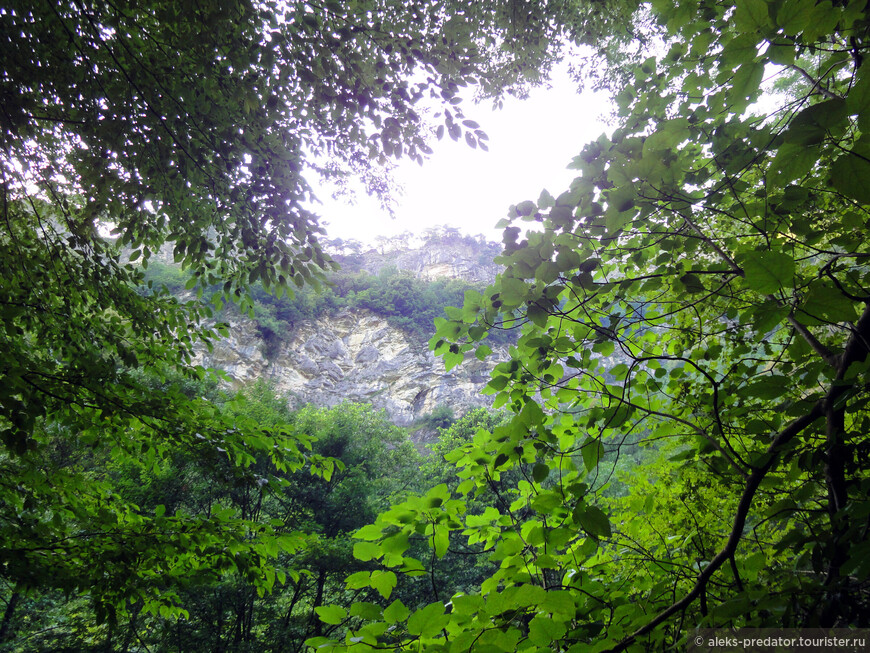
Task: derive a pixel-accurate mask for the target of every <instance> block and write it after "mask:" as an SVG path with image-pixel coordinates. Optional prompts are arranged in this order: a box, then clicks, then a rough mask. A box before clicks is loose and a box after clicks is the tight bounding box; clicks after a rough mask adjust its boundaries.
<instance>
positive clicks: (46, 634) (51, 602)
mask: <svg viewBox="0 0 870 653" xmlns="http://www.w3.org/2000/svg"><path fill="white" fill-rule="evenodd" d="M152 382H156V381H155V380H152ZM162 387H163V389H164V390H168V389H170V387H175V388H176V389H177V390H179V391H180V392H182V393H183V394H185V395H186V396H195V395H200V396H203V395H205V396H207V397H208V398H209V400H210V401H211V402H212V403H213V404H214V405H215V406H219V407H220V410H221V411H222V412H223V413H224V414H226V415H227V416H231V417H232V418H233V419H235V420H237V421H239V422H240V423H241V422H242V421H245V420H251V421H253V422H254V423H256V424H258V425H259V426H261V427H263V428H267V429H270V430H274V429H281V428H285V429H293V431H294V432H296V433H304V434H305V435H306V436H308V437H310V438H311V443H312V448H313V450H314V451H315V452H317V453H318V454H320V455H323V456H328V457H329V458H330V460H332V461H333V465H334V467H333V468H332V471H331V473H330V474H328V475H326V476H324V475H312V474H311V473H310V471H309V470H306V469H302V470H298V471H296V472H289V473H276V471H275V470H274V469H271V464H270V462H269V461H268V459H267V458H266V457H265V456H261V457H258V459H257V460H256V461H254V462H253V463H252V464H251V466H250V468H249V469H250V471H251V473H253V474H255V475H256V477H257V478H258V479H261V480H263V481H265V479H267V478H268V479H269V482H268V483H265V482H260V483H255V484H245V483H239V482H237V480H236V479H234V477H233V474H232V472H231V469H230V468H229V466H228V465H223V466H216V467H210V468H205V467H203V466H202V465H201V463H200V462H199V461H198V460H197V459H196V457H194V456H191V455H189V454H187V453H185V452H180V453H178V454H177V455H173V456H171V458H170V459H169V460H167V461H165V463H164V464H163V465H162V466H161V468H160V469H159V470H156V471H150V472H147V473H146V472H143V470H141V469H140V468H138V467H136V466H133V465H130V464H129V463H128V462H127V461H125V460H120V461H113V460H108V459H100V458H99V457H95V456H93V455H92V454H91V452H90V451H89V450H88V449H87V448H83V449H84V450H77V449H76V448H75V447H71V446H70V445H69V444H67V445H66V451H65V455H66V460H67V462H70V461H72V460H76V461H78V464H79V465H80V466H81V468H82V469H83V470H84V471H86V472H87V473H90V474H100V475H104V476H105V477H106V478H107V479H108V480H110V481H111V482H112V485H113V487H114V488H115V491H116V492H117V493H118V495H119V497H118V498H119V500H124V501H126V502H128V504H134V505H135V506H137V508H138V510H140V511H142V512H144V513H159V514H161V515H172V514H178V513H179V512H185V513H188V514H190V515H200V514H209V513H210V514H216V513H219V512H220V511H225V512H228V513H230V512H231V513H233V514H236V515H238V516H240V517H241V518H242V519H244V520H246V521H247V523H248V524H250V525H252V526H256V527H258V528H260V529H266V528H269V527H273V528H275V529H276V531H277V538H276V539H275V540H269V539H267V540H266V543H267V547H274V548H275V551H274V555H275V556H276V560H275V561H274V562H273V563H272V564H270V565H269V567H268V568H269V569H270V570H271V571H269V572H267V577H266V584H265V586H264V585H263V584H261V583H260V582H259V581H258V579H257V578H256V577H252V576H251V575H250V574H249V573H246V572H245V571H244V570H245V567H244V566H242V567H236V566H224V567H219V568H213V569H209V570H203V572H202V573H199V574H185V575H184V579H183V582H182V583H180V586H178V587H176V594H175V596H174V600H175V601H176V602H177V604H178V606H180V607H181V608H182V609H183V615H184V616H183V618H182V619H180V620H179V619H177V618H176V617H175V616H174V615H171V614H168V613H166V614H163V615H154V614H150V613H149V611H148V610H147V609H145V608H146V607H147V606H146V605H145V604H144V602H143V601H142V600H141V599H140V600H135V599H134V600H131V601H130V603H129V604H128V606H127V608H128V609H127V612H126V615H125V618H120V617H119V619H118V620H117V623H112V622H109V623H103V624H100V622H99V620H98V619H97V618H96V611H97V610H99V607H98V606H95V605H94V604H93V603H92V602H91V601H89V600H88V597H87V595H80V596H78V595H75V594H72V595H64V594H63V593H61V592H57V591H53V590H52V589H51V587H50V586H48V585H47V584H42V585H41V586H39V587H32V588H30V589H29V590H28V591H26V592H21V591H19V592H14V591H12V589H11V588H9V587H5V588H3V589H2V591H0V598H2V600H4V601H5V602H6V604H7V606H8V605H10V604H12V605H14V606H15V609H14V610H8V609H7V610H6V611H5V618H4V622H3V623H4V628H5V631H6V632H7V633H8V634H9V635H10V637H8V638H7V640H6V642H5V647H4V649H3V650H9V651H15V652H20V653H29V652H31V651H49V650H57V651H60V650H69V651H72V650H75V651H105V650H117V651H135V650H150V651H177V650H179V648H180V649H181V650H184V651H255V650H256V651H262V650H266V651H294V650H296V651H298V650H302V649H303V648H304V646H303V642H304V641H305V640H306V639H308V638H310V637H313V636H318V635H323V634H330V633H332V632H334V631H335V630H336V629H337V628H338V625H337V624H329V623H324V621H323V620H322V619H321V618H320V616H325V617H326V619H327V620H328V619H329V618H330V616H329V615H331V614H335V612H336V609H337V608H340V609H341V610H344V613H345V614H346V615H347V614H352V615H354V616H363V615H364V614H370V613H371V610H373V609H375V608H376V604H377V603H378V601H379V600H380V599H381V598H382V597H381V593H379V591H378V590H376V589H363V588H354V589H353V590H350V591H349V590H348V589H347V588H346V586H345V578H346V577H347V576H348V574H351V573H357V574H359V575H364V576H365V577H366V578H367V579H368V578H370V575H371V573H372V572H377V567H376V565H375V564H374V563H371V562H365V561H360V560H357V559H355V558H354V554H353V552H354V547H355V540H354V539H353V538H352V537H351V534H352V533H353V532H354V531H355V530H357V529H358V528H360V527H362V526H365V525H366V524H368V523H370V522H371V521H373V520H374V519H375V517H376V515H377V514H378V512H380V511H383V510H385V509H386V508H388V507H389V505H390V503H391V501H395V500H396V499H397V498H399V497H403V496H404V495H405V494H406V493H407V492H408V491H411V490H414V491H419V490H420V489H421V488H425V487H429V486H431V485H434V484H437V483H441V482H447V483H450V484H452V485H456V483H457V482H458V480H457V479H456V477H455V473H454V472H453V471H452V468H451V467H450V466H447V467H445V466H444V464H443V463H444V460H443V457H442V456H443V455H444V454H445V453H446V452H448V451H449V450H450V449H452V445H453V444H455V442H457V441H467V440H469V439H470V438H471V437H472V435H473V432H474V431H475V430H476V429H477V428H479V427H480V426H485V425H491V424H495V423H498V420H499V417H498V416H496V415H491V414H487V413H485V412H484V411H476V412H474V413H472V414H469V415H468V416H466V417H464V418H463V419H462V420H459V422H457V423H456V424H455V425H454V426H453V427H452V428H451V429H449V430H448V431H446V432H445V434H444V436H443V439H442V441H441V443H439V445H437V446H436V448H435V455H434V456H432V457H430V458H429V459H428V460H425V461H424V459H423V457H422V456H421V455H420V454H419V453H417V451H416V449H415V448H414V446H413V445H412V444H411V442H410V441H409V440H408V437H407V434H406V433H405V432H404V431H403V430H402V429H399V428H398V427H396V426H394V425H392V424H390V423H389V422H388V421H387V420H386V418H385V415H384V414H383V413H376V412H375V411H374V410H372V409H371V408H370V407H366V406H361V405H354V404H349V403H345V404H342V405H340V406H337V407H334V408H330V409H318V408H314V407H311V406H308V407H305V408H303V409H301V410H299V411H292V410H290V409H288V400H287V397H282V396H279V395H277V394H276V393H275V392H274V390H273V389H272V388H271V387H269V386H268V385H266V384H265V383H262V382H259V383H257V384H255V385H253V386H252V387H250V388H248V389H246V390H244V391H243V392H241V393H239V394H237V395H235V396H232V397H228V396H226V395H224V394H222V393H221V392H219V391H218V390H217V388H216V387H215V386H214V385H205V384H202V383H189V382H184V381H183V380H176V381H175V382H174V383H171V384H168V385H167V384H164V385H163V386H162ZM58 446H59V447H60V446H63V445H62V444H61V443H60V442H59V443H58ZM487 501H488V502H489V503H492V501H493V499H492V497H484V498H483V499H481V500H480V501H479V504H480V506H481V507H480V508H479V509H480V510H483V509H484V507H485V506H486V505H488V503H487ZM291 543H292V546H288V544H291ZM123 545H124V546H125V547H126V550H127V553H128V554H130V555H133V554H135V551H136V548H135V547H132V546H131V543H130V541H129V540H127V541H124V542H123ZM226 545H227V547H228V548H229V549H230V551H232V552H233V554H234V555H235V556H245V555H249V553H248V552H247V551H246V550H245V548H244V547H242V546H240V545H239V544H238V543H234V542H232V541H227V542H226ZM411 545H412V546H414V547H416V549H417V550H419V551H420V552H423V551H424V550H425V548H426V541H425V538H424V537H423V536H418V537H416V538H412V539H411ZM489 567H491V563H488V562H487V561H486V556H485V555H483V554H482V553H481V552H480V551H473V550H471V551H466V552H464V554H463V555H451V556H446V557H444V558H442V559H437V560H433V561H432V565H431V568H429V569H428V570H427V573H428V575H426V576H424V577H423V578H422V579H417V578H402V579H395V578H394V579H392V580H395V581H396V582H395V587H393V585H390V588H391V589H392V590H393V591H394V592H395V595H396V596H399V597H401V598H402V601H404V603H406V604H408V605H425V604H426V603H427V602H429V601H432V600H435V599H438V598H443V597H445V596H450V595H451V594H453V593H454V592H456V591H459V590H468V589H470V588H473V587H475V586H476V585H477V584H479V583H480V581H481V580H482V579H483V578H485V577H486V575H487V573H488V572H491V569H489ZM384 579H385V582H387V581H388V580H389V577H386V576H385V577H384ZM162 587H163V589H168V588H169V587H170V583H169V582H168V581H165V582H164V583H163V584H162ZM384 587H387V585H384ZM360 602H364V603H365V604H366V605H367V606H368V607H367V608H366V610H368V612H365V610H363V608H360V607H359V606H360ZM330 604H331V605H330ZM353 604H357V607H356V608H352V605H353ZM328 605H329V606H330V607H327V606H328ZM348 611H350V612H348ZM11 635H14V637H12V636H11Z"/></svg>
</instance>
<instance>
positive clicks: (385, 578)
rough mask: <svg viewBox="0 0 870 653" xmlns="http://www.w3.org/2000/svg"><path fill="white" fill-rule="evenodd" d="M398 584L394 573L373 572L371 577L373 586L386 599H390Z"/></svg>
mask: <svg viewBox="0 0 870 653" xmlns="http://www.w3.org/2000/svg"><path fill="white" fill-rule="evenodd" d="M397 582H398V580H397V578H396V574H394V573H393V572H392V571H380V570H378V571H373V572H372V576H371V586H372V587H373V588H374V589H376V590H377V591H378V593H379V594H380V595H381V596H383V597H384V598H385V599H388V598H390V594H392V592H393V588H394V587H396V583H397Z"/></svg>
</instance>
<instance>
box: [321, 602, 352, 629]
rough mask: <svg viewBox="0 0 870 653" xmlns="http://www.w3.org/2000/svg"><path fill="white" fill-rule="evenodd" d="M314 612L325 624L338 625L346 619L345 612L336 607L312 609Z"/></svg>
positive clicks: (326, 606) (323, 606) (327, 606)
mask: <svg viewBox="0 0 870 653" xmlns="http://www.w3.org/2000/svg"><path fill="white" fill-rule="evenodd" d="M314 611H315V612H316V613H317V616H318V617H320V620H321V621H322V622H323V623H325V624H333V625H336V624H340V623H341V622H342V621H344V620H345V619H346V618H347V610H345V609H344V608H342V607H341V606H338V605H321V606H319V607H316V608H314Z"/></svg>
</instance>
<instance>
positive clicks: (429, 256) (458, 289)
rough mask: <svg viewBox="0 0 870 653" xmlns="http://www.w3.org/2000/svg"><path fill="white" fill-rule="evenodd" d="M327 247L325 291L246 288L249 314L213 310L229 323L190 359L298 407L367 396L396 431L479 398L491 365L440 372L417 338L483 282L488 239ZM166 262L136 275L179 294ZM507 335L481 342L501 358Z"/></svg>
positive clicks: (473, 363) (177, 279) (445, 237)
mask: <svg viewBox="0 0 870 653" xmlns="http://www.w3.org/2000/svg"><path fill="white" fill-rule="evenodd" d="M405 244H417V245H418V246H417V247H414V248H410V249H403V248H402V246H403V245H405ZM329 246H330V247H331V248H332V249H333V254H332V255H333V256H334V257H335V258H336V260H337V261H338V262H339V263H340V264H341V265H342V269H341V270H340V271H338V272H335V273H331V274H330V275H329V279H330V286H329V287H328V288H326V289H324V290H323V291H322V292H320V293H316V292H314V291H313V290H312V289H310V288H304V289H302V290H299V291H297V292H296V293H295V294H294V296H293V297H286V296H285V297H282V298H277V297H275V296H273V295H271V294H269V293H266V292H265V291H264V290H263V289H262V288H260V287H258V286H255V287H254V289H253V290H252V294H253V297H254V300H255V301H254V315H253V318H251V317H250V316H246V315H241V314H240V313H239V312H238V310H236V309H235V308H234V307H231V308H228V309H224V311H222V312H221V314H220V315H219V318H220V319H221V320H223V321H226V322H228V323H229V324H230V333H229V336H228V337H227V338H225V339H223V340H222V341H220V342H218V343H216V344H215V347H214V350H213V351H211V352H208V351H205V349H203V350H202V351H201V354H200V357H199V361H198V362H199V363H201V364H203V365H205V366H208V367H215V368H218V369H221V370H223V371H224V372H226V374H227V375H228V376H229V377H230V379H231V380H232V382H233V384H234V385H246V384H248V383H251V382H253V381H256V380H257V379H266V380H269V381H270V382H272V383H274V384H275V386H276V387H277V388H278V389H279V390H280V391H282V392H285V393H287V394H288V395H290V396H291V397H293V398H294V401H295V403H297V404H300V405H301V404H304V403H313V404H316V405H321V406H332V405H336V404H338V403H340V402H341V401H343V400H347V399H350V400H354V401H359V402H365V403H370V404H372V405H374V406H375V407H377V408H383V409H385V410H386V411H387V413H388V415H389V417H390V419H391V420H392V421H393V422H394V423H396V424H400V425H403V426H408V425H412V424H415V423H420V422H421V421H424V420H425V419H426V418H427V416H430V415H432V414H433V413H434V412H436V411H440V412H441V413H444V412H445V411H446V410H447V408H449V409H450V410H452V411H453V413H454V414H456V415H459V414H462V413H464V412H465V411H466V410H468V409H470V408H474V407H479V406H486V405H489V404H490V399H489V397H488V396H487V395H481V394H480V391H481V389H482V388H483V386H484V385H485V384H486V382H487V380H488V378H489V372H490V370H491V369H492V367H493V366H494V365H495V364H496V362H497V360H492V361H491V362H490V361H487V362H486V363H483V362H480V361H477V360H476V359H473V358H472V360H469V361H468V364H467V365H462V366H459V367H457V368H454V369H453V370H451V371H450V373H447V372H446V371H445V369H444V365H443V362H442V361H441V360H440V359H437V358H435V357H434V356H433V355H432V353H431V352H430V351H429V350H428V346H427V341H428V340H429V338H430V337H431V335H432V333H433V332H434V326H433V320H434V319H435V318H436V317H439V316H442V315H443V312H444V307H445V306H455V305H461V304H462V302H463V297H464V293H465V291H466V290H467V289H469V288H472V287H474V288H478V289H480V288H482V287H483V286H485V285H486V283H488V282H489V281H491V280H492V279H493V278H494V276H495V274H496V273H497V272H498V266H496V265H495V264H494V263H493V262H492V258H493V257H494V256H495V255H496V254H497V253H498V252H499V251H500V247H499V246H498V245H496V244H494V243H487V242H485V241H483V240H482V239H475V238H470V237H467V236H460V235H458V234H455V233H451V232H448V233H444V232H440V233H435V234H429V235H428V236H427V237H425V238H423V239H420V240H418V242H417V243H414V242H413V241H410V242H409V239H399V240H397V241H381V242H380V243H379V246H378V247H377V248H369V249H363V248H362V247H361V246H360V245H359V244H358V243H347V242H340V241H338V242H336V241H332V242H330V243H329ZM165 261H166V259H163V262H161V261H160V260H157V261H154V262H152V264H151V265H150V266H149V268H148V270H147V278H148V279H149V280H150V281H152V284H153V285H155V286H160V285H165V286H166V287H167V288H168V289H169V290H170V291H172V292H175V293H182V292H183V287H184V283H185V281H186V279H185V277H184V274H183V273H182V272H181V270H180V269H178V268H177V267H175V266H173V265H170V264H168V263H166V262H165ZM512 338H513V334H512V333H511V332H507V331H499V330H494V331H493V333H492V335H491V339H490V343H489V344H490V346H491V347H492V348H493V349H494V351H495V352H496V354H498V353H499V352H502V353H504V352H506V347H507V344H508V343H509V342H510V341H511V340H512ZM494 358H499V356H498V355H496V357H494Z"/></svg>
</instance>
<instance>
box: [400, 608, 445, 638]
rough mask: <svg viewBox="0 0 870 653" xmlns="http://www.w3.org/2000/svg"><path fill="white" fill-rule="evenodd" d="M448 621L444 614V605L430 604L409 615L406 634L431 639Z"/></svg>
mask: <svg viewBox="0 0 870 653" xmlns="http://www.w3.org/2000/svg"><path fill="white" fill-rule="evenodd" d="M448 621H450V616H449V615H446V614H444V604H443V603H432V604H430V605H427V606H426V607H424V608H421V609H419V610H417V611H415V612H414V614H412V615H411V618H410V619H408V632H409V633H410V634H411V635H416V636H418V637H431V636H432V635H435V634H437V633H438V631H440V630H441V629H442V628H444V626H446V625H447V622H448Z"/></svg>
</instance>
